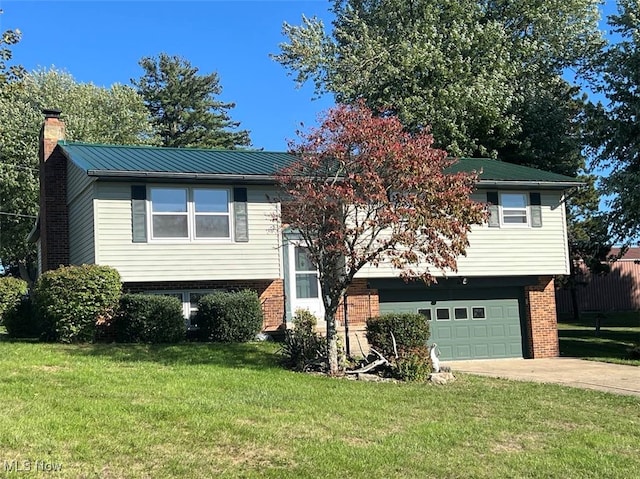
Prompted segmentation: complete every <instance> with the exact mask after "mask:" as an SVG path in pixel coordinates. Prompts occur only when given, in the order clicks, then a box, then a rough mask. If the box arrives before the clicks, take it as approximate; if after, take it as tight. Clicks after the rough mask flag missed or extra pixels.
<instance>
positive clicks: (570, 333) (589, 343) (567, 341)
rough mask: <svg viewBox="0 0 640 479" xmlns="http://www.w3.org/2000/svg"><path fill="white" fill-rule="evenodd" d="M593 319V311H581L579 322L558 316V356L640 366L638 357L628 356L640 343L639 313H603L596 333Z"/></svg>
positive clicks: (594, 317)
mask: <svg viewBox="0 0 640 479" xmlns="http://www.w3.org/2000/svg"><path fill="white" fill-rule="evenodd" d="M595 321H596V314H595V313H583V314H582V315H581V318H580V322H575V321H574V320H573V318H568V317H561V318H560V319H559V321H558V336H559V337H560V355H561V356H569V357H577V358H584V359H591V360H594V361H606V362H611V363H618V364H630V365H633V366H640V360H638V359H629V349H631V348H632V347H634V346H636V345H639V344H640V312H629V313H609V314H605V315H604V317H602V319H601V321H600V332H599V334H597V335H596V331H595Z"/></svg>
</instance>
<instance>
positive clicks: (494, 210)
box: [487, 191, 500, 228]
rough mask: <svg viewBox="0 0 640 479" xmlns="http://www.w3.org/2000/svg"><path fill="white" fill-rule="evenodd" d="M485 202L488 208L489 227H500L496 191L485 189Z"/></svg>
mask: <svg viewBox="0 0 640 479" xmlns="http://www.w3.org/2000/svg"><path fill="white" fill-rule="evenodd" d="M487 203H488V209H489V227H490V228H499V227H500V208H499V206H498V205H499V204H500V199H499V197H498V192H497V191H487Z"/></svg>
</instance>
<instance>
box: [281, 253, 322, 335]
mask: <svg viewBox="0 0 640 479" xmlns="http://www.w3.org/2000/svg"><path fill="white" fill-rule="evenodd" d="M289 258H290V260H289V274H290V276H289V277H290V278H291V281H290V282H289V284H290V287H289V289H290V290H289V297H290V298H291V306H292V307H291V310H292V312H293V313H294V314H295V311H296V310H297V309H306V310H308V311H310V312H311V313H313V314H314V315H315V316H316V317H317V318H318V326H320V327H322V325H323V324H324V321H323V320H324V306H323V304H322V296H321V291H320V281H319V280H318V270H317V269H316V268H315V266H314V265H313V263H312V261H311V258H310V257H309V254H308V252H307V248H306V247H304V246H300V244H298V243H295V242H292V243H289Z"/></svg>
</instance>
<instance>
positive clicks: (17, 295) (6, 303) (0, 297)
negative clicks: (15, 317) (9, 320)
mask: <svg viewBox="0 0 640 479" xmlns="http://www.w3.org/2000/svg"><path fill="white" fill-rule="evenodd" d="M25 294H27V282H26V281H23V280H21V279H18V278H14V277H12V276H5V277H3V278H0V324H2V322H3V320H4V315H5V312H6V311H8V310H10V309H11V308H13V307H14V306H15V305H17V304H18V303H19V302H20V299H21V298H22V297H23V296H24V295H25Z"/></svg>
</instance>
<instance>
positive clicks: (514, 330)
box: [508, 324, 521, 339]
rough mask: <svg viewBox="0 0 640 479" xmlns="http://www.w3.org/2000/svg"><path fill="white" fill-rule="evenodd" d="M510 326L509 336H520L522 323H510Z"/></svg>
mask: <svg viewBox="0 0 640 479" xmlns="http://www.w3.org/2000/svg"><path fill="white" fill-rule="evenodd" d="M508 328H509V337H510V338H518V339H519V338H520V334H521V333H520V325H519V324H510V325H509V326H508Z"/></svg>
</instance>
